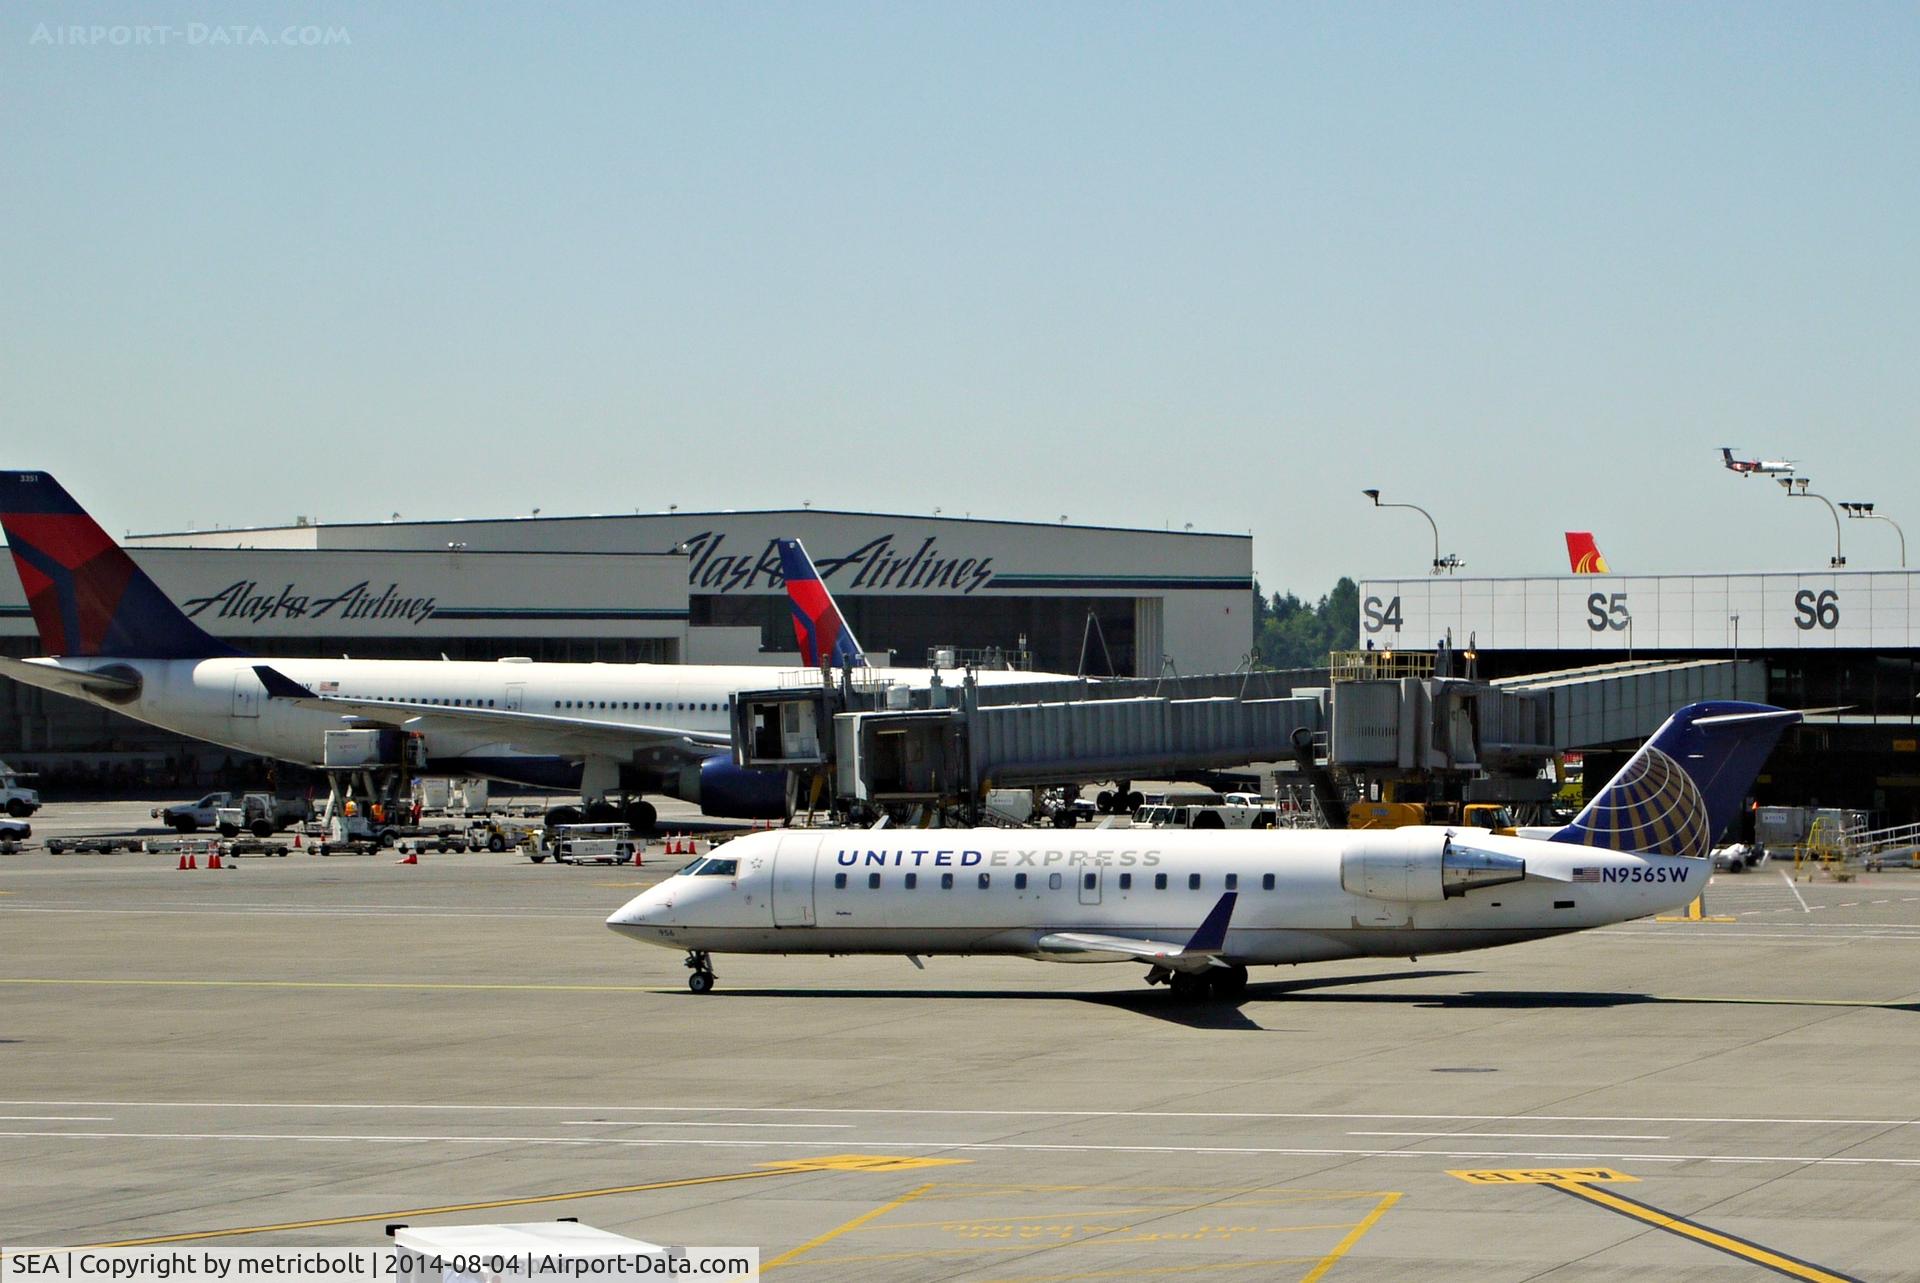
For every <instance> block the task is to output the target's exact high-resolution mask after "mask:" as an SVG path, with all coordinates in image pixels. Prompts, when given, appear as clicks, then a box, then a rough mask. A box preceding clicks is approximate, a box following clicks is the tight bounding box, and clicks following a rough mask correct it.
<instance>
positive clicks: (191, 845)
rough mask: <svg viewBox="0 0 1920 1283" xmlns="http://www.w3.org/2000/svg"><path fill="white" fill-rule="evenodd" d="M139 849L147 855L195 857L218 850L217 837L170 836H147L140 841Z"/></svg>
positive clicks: (218, 841) (218, 840)
mask: <svg viewBox="0 0 1920 1283" xmlns="http://www.w3.org/2000/svg"><path fill="white" fill-rule="evenodd" d="M140 849H141V850H142V851H145V852H146V853H147V854H148V855H173V856H180V855H191V856H193V857H195V858H196V859H197V858H198V857H200V856H203V855H213V854H215V853H217V852H218V851H219V850H220V839H219V838H198V837H172V838H147V839H145V840H144V841H142V842H141V843H140Z"/></svg>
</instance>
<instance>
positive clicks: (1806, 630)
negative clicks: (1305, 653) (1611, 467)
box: [1360, 570, 1920, 824]
mask: <svg viewBox="0 0 1920 1283" xmlns="http://www.w3.org/2000/svg"><path fill="white" fill-rule="evenodd" d="M1360 640H1361V644H1362V645H1363V646H1370V647H1372V648H1374V649H1376V650H1381V649H1385V650H1391V649H1399V648H1411V649H1417V650H1431V649H1432V648H1433V647H1434V646H1435V645H1436V644H1437V643H1440V642H1442V641H1445V642H1446V643H1447V644H1448V645H1449V646H1451V647H1452V648H1453V649H1454V650H1455V651H1457V652H1466V651H1472V652H1474V653H1475V655H1476V656H1477V661H1478V671H1479V674H1480V676H1482V677H1484V678H1500V677H1510V676H1517V675H1520V674H1529V673H1530V674H1540V673H1546V672H1550V671H1553V670H1559V669H1573V668H1579V667H1584V666H1587V665H1593V664H1600V663H1606V662H1609V661H1620V660H1636V661H1650V660H1661V661H1664V660H1684V659H1728V658H1733V659H1739V660H1745V661H1749V662H1751V663H1753V664H1755V665H1757V666H1758V667H1759V668H1760V669H1761V672H1762V675H1763V677H1764V682H1765V686H1764V689H1765V695H1764V698H1765V699H1766V700H1767V701H1768V702H1769V703H1773V704H1778V705H1781V706H1783V707H1786V708H1799V709H1808V710H1811V711H1810V712H1809V714H1808V716H1807V717H1806V719H1805V722H1804V724H1803V725H1801V726H1799V727H1797V728H1795V729H1794V730H1791V731H1789V732H1788V733H1787V735H1786V737H1785V738H1783V739H1782V740H1781V743H1780V747H1779V748H1778V749H1776V750H1775V751H1774V754H1773V757H1772V759H1771V761H1770V763H1769V767H1768V773H1767V774H1765V775H1763V776H1761V779H1760V782H1759V785H1758V793H1757V796H1758V797H1759V799H1760V800H1761V801H1762V802H1765V803H1778V804H1782V805H1794V806H1799V805H1818V806H1841V807H1855V808H1860V809H1863V810H1868V811H1873V812H1877V813H1879V814H1880V815H1881V816H1883V817H1885V822H1887V823H1890V824H1894V823H1907V822H1912V821H1916V820H1920V702H1916V701H1917V700H1920V571H1905V570H1901V571H1870V570H1833V571H1824V572H1818V573H1813V572H1809V573H1795V572H1774V573H1752V574H1718V575H1636V576H1629V575H1559V576H1546V577H1539V578H1514V579H1466V578H1452V577H1446V576H1441V577H1433V578H1422V579H1370V580H1365V581H1363V582H1362V583H1361V585H1360ZM1568 747H1576V748H1587V749H1601V750H1605V749H1619V750H1621V751H1625V750H1626V749H1628V748H1629V747H1630V746H1627V745H1597V744H1596V745H1579V744H1573V745H1568ZM1590 756H1591V755H1590ZM1597 760H1599V761H1601V762H1602V763H1606V762H1608V761H1610V758H1609V757H1608V756H1607V755H1605V754H1604V753H1603V754H1602V755H1601V756H1600V757H1599V758H1598V759H1597ZM1604 773H1605V771H1604V768H1603V769H1602V771H1601V774H1602V775H1603V776H1604Z"/></svg>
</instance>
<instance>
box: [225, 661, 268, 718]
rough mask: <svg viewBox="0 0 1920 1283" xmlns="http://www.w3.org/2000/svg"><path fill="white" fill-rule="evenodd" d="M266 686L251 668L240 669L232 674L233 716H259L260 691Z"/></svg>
mask: <svg viewBox="0 0 1920 1283" xmlns="http://www.w3.org/2000/svg"><path fill="white" fill-rule="evenodd" d="M265 689H266V687H264V686H262V685H261V684H260V679H259V678H258V677H255V676H254V675H253V672H252V670H250V669H242V670H241V671H240V672H237V673H235V674H234V675H233V715H234V716H235V717H258V716H260V692H262V691H263V690H265Z"/></svg>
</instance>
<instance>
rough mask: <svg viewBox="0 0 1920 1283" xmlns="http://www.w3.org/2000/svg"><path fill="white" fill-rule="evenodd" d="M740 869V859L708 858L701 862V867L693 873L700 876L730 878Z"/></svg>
mask: <svg viewBox="0 0 1920 1283" xmlns="http://www.w3.org/2000/svg"><path fill="white" fill-rule="evenodd" d="M739 871H740V861H738V860H715V859H708V860H703V861H701V862H700V867H699V868H697V869H695V870H693V875H694V876H695V877H698V878H730V877H733V876H734V875H735V874H737V873H738V872H739Z"/></svg>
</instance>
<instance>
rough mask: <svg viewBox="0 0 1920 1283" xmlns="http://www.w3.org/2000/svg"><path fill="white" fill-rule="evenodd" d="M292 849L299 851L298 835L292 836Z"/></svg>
mask: <svg viewBox="0 0 1920 1283" xmlns="http://www.w3.org/2000/svg"><path fill="white" fill-rule="evenodd" d="M293 849H294V850H296V851H298V850H299V849H300V835H299V834H298V833H296V834H294V835H293Z"/></svg>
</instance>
